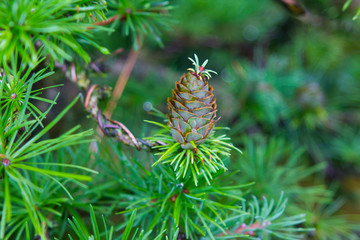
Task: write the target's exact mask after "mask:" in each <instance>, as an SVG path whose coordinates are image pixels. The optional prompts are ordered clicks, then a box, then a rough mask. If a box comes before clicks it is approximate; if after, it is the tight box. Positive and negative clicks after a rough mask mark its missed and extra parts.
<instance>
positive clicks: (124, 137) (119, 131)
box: [55, 53, 164, 150]
mask: <svg viewBox="0 0 360 240" xmlns="http://www.w3.org/2000/svg"><path fill="white" fill-rule="evenodd" d="M137 54H138V53H137ZM55 66H56V67H58V68H60V69H62V70H63V71H64V73H65V75H66V77H67V78H68V79H69V80H71V81H72V82H74V83H75V84H76V85H77V86H78V88H79V89H80V90H82V91H85V99H84V107H85V109H86V111H87V112H88V113H89V115H90V117H92V118H93V119H94V120H95V121H96V122H97V123H98V126H99V129H100V130H101V131H102V133H103V134H104V135H105V136H107V137H112V138H115V139H117V140H118V141H119V142H121V143H123V144H126V145H128V146H132V147H135V148H136V149H138V150H141V149H144V150H152V149H153V147H154V146H158V145H164V143H163V142H161V141H157V142H149V141H147V140H143V139H140V138H135V137H134V135H133V134H132V133H131V131H130V130H129V129H128V128H127V127H126V126H125V125H124V124H122V123H120V122H118V121H115V120H112V119H110V118H109V117H106V116H105V115H104V114H103V113H102V110H101V108H100V106H99V101H100V100H101V99H103V98H107V97H108V96H110V94H111V92H110V88H108V87H106V86H105V87H104V86H103V87H101V86H99V85H97V84H94V85H92V84H91V82H90V80H89V79H88V78H87V74H86V73H84V72H82V73H80V74H79V73H76V71H75V70H74V67H71V66H69V67H68V66H66V65H61V64H59V63H56V64H55Z"/></svg>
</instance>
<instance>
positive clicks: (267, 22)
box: [53, 0, 360, 239]
mask: <svg viewBox="0 0 360 240" xmlns="http://www.w3.org/2000/svg"><path fill="white" fill-rule="evenodd" d="M282 2H285V3H286V2H287V3H292V2H295V1H290V0H288V1H285V0H284V1H282ZM344 2H345V1H341V0H316V1H314V0H304V1H302V2H301V3H302V7H304V9H306V10H305V12H302V11H300V12H299V11H297V10H296V8H289V7H286V6H285V5H284V4H282V3H281V1H276V0H250V1H249V0H237V1H234V0H211V1H210V0H191V1H189V0H176V1H175V0H173V1H170V3H171V4H172V5H174V6H175V7H174V8H173V9H172V10H171V11H170V13H171V17H170V18H169V19H170V20H169V24H170V25H168V26H169V27H167V28H166V29H164V30H162V39H163V46H162V47H161V46H159V45H158V44H157V43H156V42H155V41H154V40H153V39H151V38H149V39H145V41H144V43H143V45H142V46H141V47H140V49H139V52H140V54H139V56H138V58H137V59H136V63H135V66H134V68H133V69H132V72H131V75H130V78H129V79H128V82H127V84H126V86H125V89H124V92H123V93H122V95H121V98H120V100H119V101H118V104H117V106H116V109H115V111H114V113H113V116H112V118H113V119H116V120H117V121H120V122H122V123H123V124H125V125H126V126H127V127H128V128H129V129H130V130H131V131H132V132H133V133H134V135H136V136H140V137H145V136H149V135H150V134H151V132H152V131H154V130H155V128H154V127H153V126H151V125H149V124H147V123H145V122H144V120H145V119H147V120H157V121H159V117H157V116H156V115H154V114H153V112H152V111H150V110H151V109H154V108H155V109H157V110H159V111H162V112H164V113H166V112H167V106H166V100H167V97H169V96H170V95H171V89H172V88H173V87H174V83H175V81H177V80H178V79H179V78H180V77H181V75H182V74H183V73H184V72H185V71H186V69H187V68H188V67H191V63H190V61H189V60H188V57H193V54H194V53H196V54H197V55H198V56H199V58H200V61H204V60H205V59H209V63H208V65H207V68H209V69H212V70H215V71H216V72H217V73H218V75H213V78H212V79H211V80H210V83H211V84H212V85H213V86H214V89H215V96H216V98H217V104H218V115H219V116H221V120H220V121H219V122H218V126H223V127H225V126H226V127H230V130H228V131H226V134H227V135H229V136H230V137H231V139H232V142H233V144H234V145H236V146H238V147H239V148H241V149H242V150H243V154H242V155H236V154H234V155H233V156H232V159H231V160H230V161H229V162H228V163H227V166H229V169H230V170H231V171H239V173H238V174H236V175H234V180H235V181H237V182H239V183H246V182H250V181H254V182H256V184H255V185H254V186H253V187H252V189H251V193H252V194H254V195H256V196H266V197H269V198H272V197H274V198H277V197H278V196H279V194H280V193H281V192H282V191H283V192H284V193H285V195H286V196H287V197H288V198H289V203H288V208H287V213H288V214H296V213H306V214H307V217H306V218H307V222H306V224H305V225H306V227H314V228H315V229H316V231H312V232H310V233H309V234H308V238H309V239H359V238H360V235H359V233H360V111H359V110H360V79H359V76H360V41H359V39H360V20H353V16H354V15H355V14H356V11H357V8H358V6H359V4H360V3H359V1H353V3H352V4H351V5H350V6H349V8H348V9H347V10H346V11H343V10H342V7H343V5H344ZM97 39H98V41H99V42H100V43H101V44H102V45H104V46H106V47H108V48H109V49H110V51H111V52H114V51H116V50H117V49H119V48H122V49H123V51H122V52H121V53H119V54H114V55H112V56H109V57H105V58H104V60H103V61H101V64H100V65H101V68H102V71H103V72H104V74H93V75H91V76H90V78H91V80H92V81H93V82H94V83H98V84H101V85H109V86H112V87H114V86H115V84H116V82H117V79H118V76H119V74H120V73H121V72H122V70H123V69H124V65H125V64H126V62H127V58H128V56H129V54H130V53H131V51H132V50H131V48H132V46H133V45H132V44H133V42H132V39H131V37H128V38H124V36H123V34H122V29H121V28H120V29H117V30H116V31H115V32H114V33H112V34H111V35H110V36H106V37H104V33H102V34H99V35H98V36H97ZM96 54H97V53H96V52H94V55H96ZM98 57H99V58H100V57H101V56H100V54H99V55H98ZM95 58H96V57H95ZM57 78H58V79H57V80H56V79H55V80H54V81H61V82H63V81H64V77H63V76H62V75H61V74H60V75H58V76H57ZM64 88H65V89H67V90H66V92H67V94H62V95H63V97H62V99H61V102H62V103H64V104H66V102H68V101H70V100H71V95H76V94H77V91H76V88H75V87H74V85H72V83H70V82H66V83H65V86H64V87H63V89H64ZM63 89H62V90H63ZM105 105H106V102H105V103H104V106H105ZM60 108H61V104H60ZM79 109H82V107H81V106H80V105H79V107H78V109H77V110H75V111H73V113H72V114H68V115H67V118H65V120H64V122H63V123H64V124H62V125H60V127H61V128H67V127H70V126H72V125H73V123H74V121H76V122H81V123H82V124H83V126H85V127H96V126H95V124H94V122H92V120H90V119H87V118H86V115H85V113H83V111H81V110H80V111H79ZM56 131H58V132H63V130H62V129H57V130H55V131H54V132H53V134H54V135H56V134H57V132H56Z"/></svg>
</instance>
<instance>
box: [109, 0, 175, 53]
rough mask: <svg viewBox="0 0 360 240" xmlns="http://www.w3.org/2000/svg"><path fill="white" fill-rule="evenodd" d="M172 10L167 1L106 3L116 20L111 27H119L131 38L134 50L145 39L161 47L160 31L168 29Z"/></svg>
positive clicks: (138, 0) (116, 0)
mask: <svg viewBox="0 0 360 240" xmlns="http://www.w3.org/2000/svg"><path fill="white" fill-rule="evenodd" d="M172 8H173V7H172V6H171V5H170V4H169V2H168V1H154V0H145V1H144V0H134V1H130V0H110V1H108V9H109V12H110V14H111V15H113V17H114V18H115V19H116V20H115V21H114V22H113V24H112V25H111V26H112V27H115V28H118V27H119V28H120V29H121V32H122V33H123V35H124V36H131V38H132V43H133V47H134V48H135V49H139V47H140V46H141V44H142V42H143V41H144V39H145V37H150V38H151V39H153V40H155V41H156V42H157V43H158V44H159V45H160V46H162V45H163V43H162V40H161V30H162V29H169V26H170V24H171V20H170V19H169V18H168V15H169V11H170V10H171V9H172Z"/></svg>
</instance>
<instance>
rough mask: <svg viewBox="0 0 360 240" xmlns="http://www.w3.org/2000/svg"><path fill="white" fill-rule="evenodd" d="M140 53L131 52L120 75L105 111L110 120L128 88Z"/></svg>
mask: <svg viewBox="0 0 360 240" xmlns="http://www.w3.org/2000/svg"><path fill="white" fill-rule="evenodd" d="M139 53H140V52H139V51H135V50H131V52H130V54H129V57H128V59H127V60H126V63H125V66H124V68H123V70H122V72H121V74H120V75H119V78H118V80H117V82H116V85H115V88H114V90H113V92H112V96H111V99H110V101H109V102H108V104H107V106H106V109H105V111H104V114H105V116H106V117H108V118H110V117H111V115H112V112H113V111H114V109H115V107H116V104H117V102H118V101H119V99H120V97H121V95H122V93H123V91H124V88H125V86H126V83H127V81H128V79H129V77H130V74H131V72H132V70H133V68H134V66H135V63H136V60H137V58H138V56H139Z"/></svg>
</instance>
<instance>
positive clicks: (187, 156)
mask: <svg viewBox="0 0 360 240" xmlns="http://www.w3.org/2000/svg"><path fill="white" fill-rule="evenodd" d="M150 123H154V124H155V125H159V126H161V127H162V128H163V131H161V130H160V131H159V133H157V134H155V135H154V136H153V137H149V138H148V139H149V140H151V141H162V142H163V143H164V145H159V146H156V147H154V148H156V149H159V153H156V154H155V155H159V156H160V158H159V159H158V160H157V161H156V162H155V163H154V164H153V166H156V165H157V164H158V163H163V164H167V163H169V164H170V165H173V164H175V165H174V171H175V172H176V179H186V178H187V177H188V176H189V175H190V176H192V178H193V181H194V183H195V185H197V184H198V177H197V175H199V176H201V177H204V178H205V179H206V182H207V183H208V184H209V185H211V180H212V179H213V177H212V175H213V174H216V173H217V172H218V171H226V170H227V168H226V167H225V165H224V163H223V158H226V157H229V156H230V153H229V152H230V150H231V149H234V150H236V151H238V152H240V153H241V151H240V150H239V149H238V148H236V147H234V146H233V145H231V143H229V142H228V141H229V140H230V138H227V137H226V135H220V136H215V131H213V132H212V133H211V134H210V136H208V138H207V139H206V140H205V142H204V143H202V144H201V145H200V146H199V147H196V146H195V144H194V143H193V144H194V146H195V150H189V149H183V148H181V146H180V144H179V143H177V142H176V140H175V139H174V138H173V137H172V136H171V135H170V128H169V127H168V126H165V125H163V124H159V123H156V122H150ZM215 129H216V128H215Z"/></svg>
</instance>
